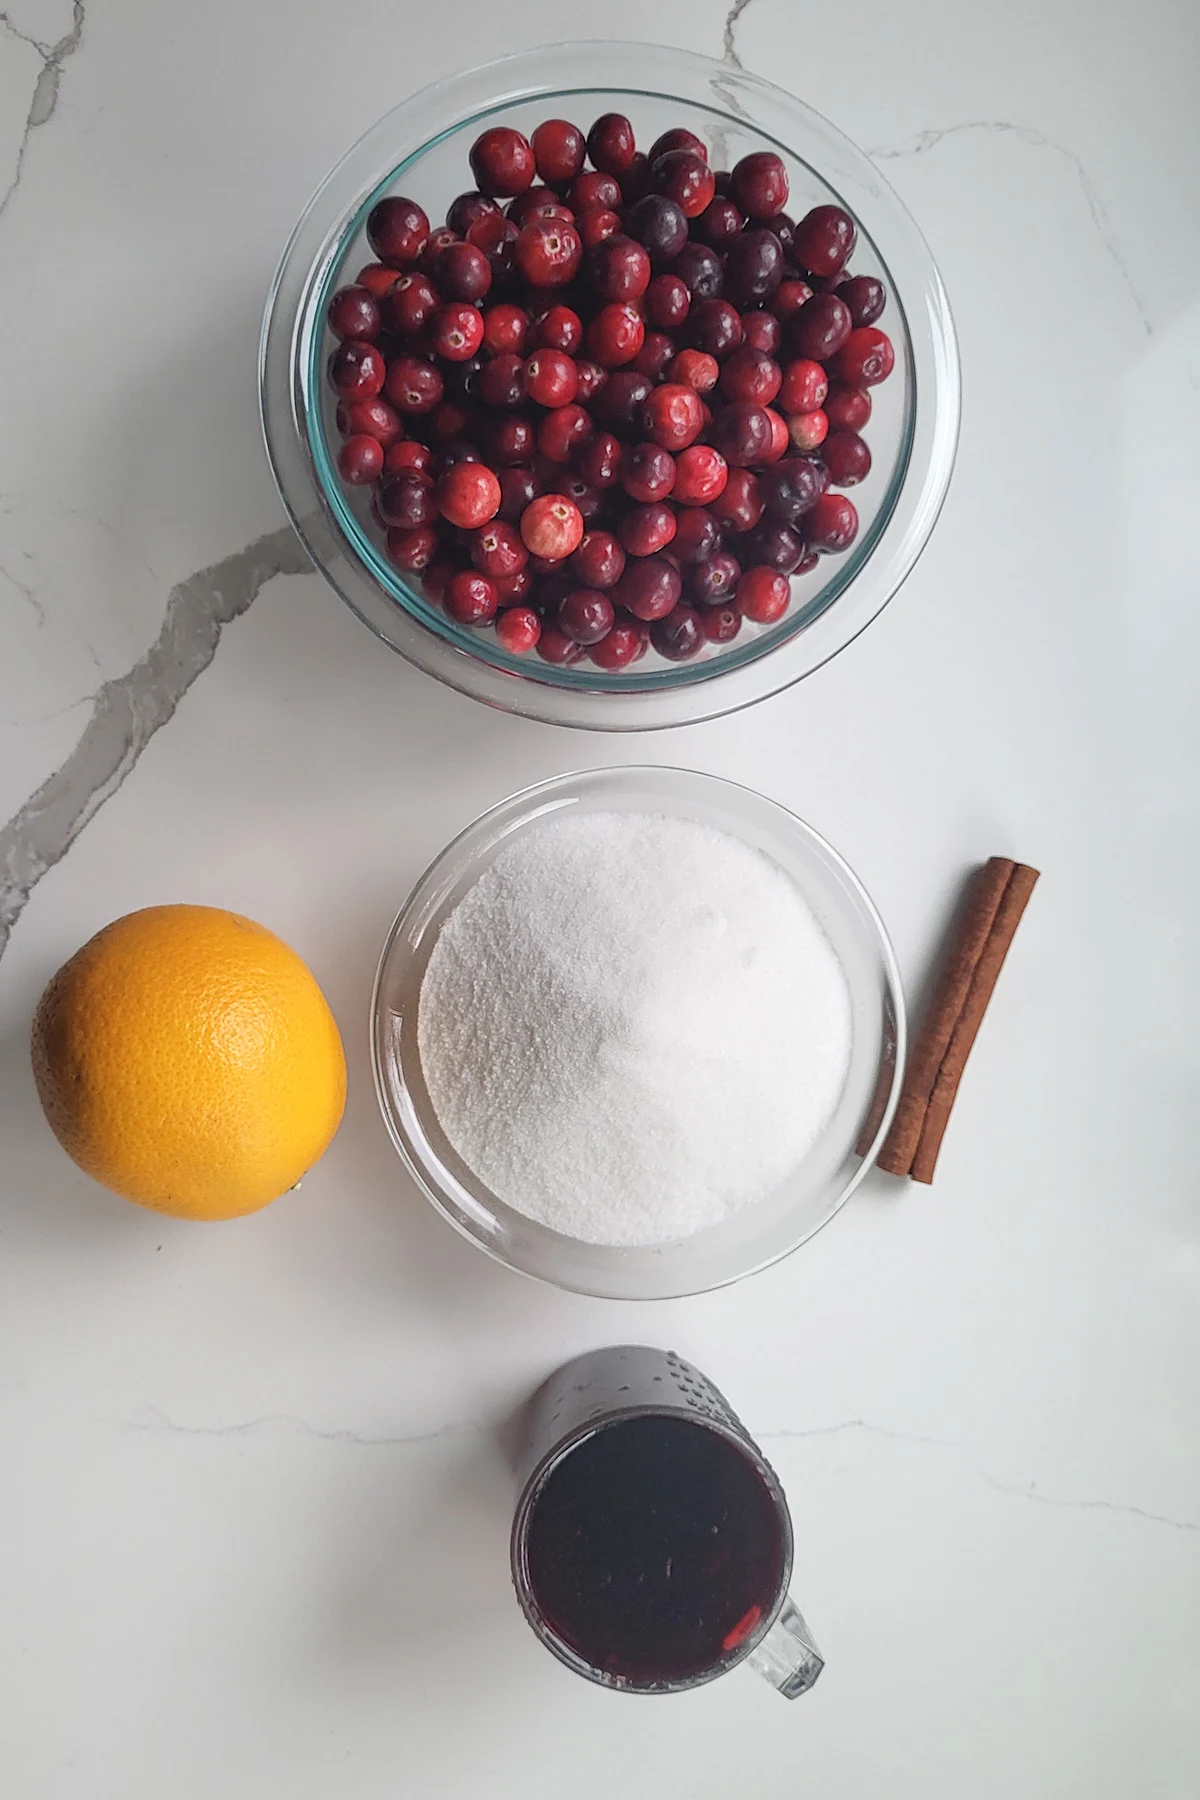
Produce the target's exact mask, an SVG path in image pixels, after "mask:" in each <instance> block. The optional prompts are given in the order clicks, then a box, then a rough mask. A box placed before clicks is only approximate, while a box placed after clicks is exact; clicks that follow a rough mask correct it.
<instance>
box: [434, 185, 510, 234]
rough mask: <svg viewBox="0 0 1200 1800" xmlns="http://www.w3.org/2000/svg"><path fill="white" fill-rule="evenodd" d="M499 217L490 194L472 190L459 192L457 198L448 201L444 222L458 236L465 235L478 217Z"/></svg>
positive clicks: (496, 206) (498, 209) (497, 208)
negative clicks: (467, 192)
mask: <svg viewBox="0 0 1200 1800" xmlns="http://www.w3.org/2000/svg"><path fill="white" fill-rule="evenodd" d="M499 217H500V208H499V206H498V205H497V203H496V202H495V201H494V200H493V199H492V198H491V196H490V195H489V194H481V193H479V192H478V191H475V190H473V191H472V192H471V193H469V194H459V195H458V197H457V199H455V200H452V201H451V202H450V210H449V212H448V213H447V214H446V224H447V225H448V226H449V227H450V230H451V231H456V232H457V233H458V235H459V236H460V237H466V235H467V233H468V231H470V229H471V227H472V225H475V224H477V223H478V221H479V220H480V219H487V218H492V219H498V218H499Z"/></svg>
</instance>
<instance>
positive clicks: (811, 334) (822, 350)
mask: <svg viewBox="0 0 1200 1800" xmlns="http://www.w3.org/2000/svg"><path fill="white" fill-rule="evenodd" d="M850 332H851V325H850V308H849V307H848V306H847V305H846V302H845V301H844V300H839V299H838V297H837V295H836V294H814V295H813V297H812V299H811V300H810V301H808V303H807V305H805V306H803V307H801V309H800V311H799V312H798V313H796V314H795V315H794V316H793V318H792V321H791V324H790V325H789V327H788V345H789V348H790V349H791V350H792V351H793V353H794V354H795V355H796V356H805V357H811V358H812V359H813V361H814V362H819V363H828V362H829V360H830V358H831V357H833V356H835V355H836V354H837V352H838V351H839V350H840V349H841V348H842V345H843V344H844V343H845V342H846V340H847V338H848V337H849V336H850Z"/></svg>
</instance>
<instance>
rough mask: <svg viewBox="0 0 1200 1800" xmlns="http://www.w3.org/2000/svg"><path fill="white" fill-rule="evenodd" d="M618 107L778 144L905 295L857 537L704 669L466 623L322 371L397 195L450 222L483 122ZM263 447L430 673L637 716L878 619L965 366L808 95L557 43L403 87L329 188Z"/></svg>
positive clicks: (895, 233) (303, 266) (916, 531)
mask: <svg viewBox="0 0 1200 1800" xmlns="http://www.w3.org/2000/svg"><path fill="white" fill-rule="evenodd" d="M606 111H620V112H623V113H625V114H627V115H628V116H629V117H630V118H631V119H632V121H633V123H634V125H635V127H636V129H637V135H638V140H639V142H642V143H650V142H651V141H652V140H653V139H654V138H655V137H656V136H657V135H658V134H659V133H660V132H662V131H663V130H665V129H666V128H668V127H669V126H673V125H684V126H688V127H690V128H691V129H692V130H694V131H696V132H697V133H698V135H699V136H701V137H702V138H703V139H704V140H705V141H706V142H707V143H708V145H709V146H710V149H711V152H712V155H713V159H714V161H716V162H717V163H718V164H719V165H720V166H724V167H729V166H731V165H732V163H733V162H735V161H736V160H737V159H738V158H739V157H741V156H744V155H745V154H747V153H748V152H749V151H751V150H755V149H763V148H766V147H770V148H773V149H775V150H777V151H778V152H779V154H780V155H781V156H782V157H783V158H784V161H785V162H786V164H787V167H788V173H789V178H790V182H791V199H790V201H789V212H790V213H791V214H792V215H793V216H795V217H799V216H801V215H802V214H803V213H804V212H806V211H807V210H808V208H809V207H810V206H813V205H817V204H821V203H831V202H836V203H837V204H838V205H840V206H843V207H844V208H845V209H846V210H847V211H849V212H850V213H852V214H853V216H854V217H855V219H856V220H857V222H858V230H859V239H858V248H857V250H856V252H855V255H854V258H853V267H854V269H855V271H856V272H862V273H868V274H877V275H879V276H880V277H881V278H882V279H883V281H884V283H885V284H886V287H887V290H888V303H887V311H886V312H885V314H884V318H883V324H884V326H885V327H886V329H887V330H888V333H889V335H890V336H891V338H892V340H893V343H894V345H895V349H896V368H895V370H894V372H893V374H892V376H891V378H890V379H889V380H888V381H886V382H885V383H883V384H882V385H881V386H880V387H877V388H875V389H874V390H873V399H874V411H873V413H872V418H871V421H870V424H869V426H868V428H867V436H868V440H869V442H870V445H871V450H872V455H873V459H874V466H873V468H872V471H871V474H870V475H869V476H868V478H867V480H866V481H864V482H863V483H861V484H860V485H859V486H857V487H856V488H855V489H854V503H855V505H856V506H857V508H858V511H859V516H860V529H859V535H858V538H857V540H856V542H855V543H854V545H853V546H852V548H851V550H850V551H849V552H848V553H847V554H846V555H843V556H839V557H822V558H820V560H819V562H818V566H817V568H816V569H815V570H814V571H813V572H812V573H811V574H810V575H807V576H804V577H800V578H794V579H793V600H792V605H791V607H790V609H789V611H788V613H787V614H786V615H785V617H784V618H783V619H782V620H780V621H779V622H778V623H777V624H775V625H772V626H763V627H755V626H749V625H748V626H746V627H744V628H743V630H742V632H741V633H740V634H739V636H738V638H737V639H735V640H734V642H733V643H732V644H729V645H727V646H724V647H721V646H717V645H712V646H709V647H708V648H707V650H706V651H705V652H702V654H701V655H700V656H699V657H698V658H696V659H695V660H693V661H691V662H688V663H671V662H667V661H664V660H663V659H662V658H660V657H658V656H657V654H655V653H653V652H651V654H650V655H649V656H648V657H647V658H646V659H645V660H644V661H643V662H641V663H639V664H637V665H635V666H633V667H631V668H630V669H628V670H625V671H621V672H620V673H618V674H606V673H605V672H603V671H602V670H600V669H598V668H596V667H595V666H594V665H593V664H591V663H590V662H588V661H586V660H585V661H584V662H583V663H581V664H576V665H574V666H573V667H570V668H560V667H554V666H551V665H550V664H548V663H544V662H542V661H541V660H540V658H538V657H537V656H536V654H534V655H530V656H514V655H510V654H509V653H507V652H506V651H505V650H503V649H502V648H501V646H500V644H499V642H498V641H497V639H496V638H495V635H494V633H492V632H491V631H482V632H480V631H472V630H470V629H468V628H465V627H463V626H459V625H457V624H455V622H454V621H453V620H452V619H450V618H448V617H447V616H446V615H445V614H444V613H443V612H442V611H441V610H440V608H438V607H437V606H435V605H433V604H431V603H430V602H428V601H427V600H426V599H425V598H424V596H423V594H422V592H421V589H420V587H419V585H418V584H417V583H416V581H415V580H413V579H411V578H410V579H406V578H405V577H404V576H402V575H401V574H400V573H399V572H398V571H397V570H396V569H394V568H393V567H392V566H391V565H390V564H389V562H388V561H387V559H386V557H385V555H384V554H383V550H382V547H381V545H380V544H379V543H378V542H377V541H376V538H377V535H378V534H377V531H376V529H375V528H374V527H373V526H372V525H371V523H370V518H369V511H368V507H369V498H368V496H367V493H366V492H365V491H364V490H363V489H361V488H359V489H353V490H352V489H347V488H344V487H343V486H342V484H341V483H340V481H339V479H338V476H337V472H336V469H335V466H334V461H333V456H334V454H335V453H336V452H335V446H336V443H337V435H336V431H335V429H334V425H333V415H334V412H335V411H336V404H335V396H334V395H333V394H332V393H331V392H330V391H329V389H328V384H327V383H326V381H325V379H324V366H325V361H326V358H327V355H328V352H329V349H330V347H331V344H332V339H331V338H330V337H329V334H328V330H327V326H326V321H325V309H326V305H327V303H328V300H329V297H330V295H331V294H332V293H333V291H334V290H335V288H337V287H338V286H339V285H341V283H342V282H343V281H344V280H346V279H353V276H354V275H355V274H356V272H357V270H358V269H359V268H360V267H361V266H362V264H363V263H365V262H368V261H370V260H372V255H373V253H372V252H371V250H370V249H369V247H368V245H367V242H366V236H365V221H366V217H367V214H368V213H369V212H370V210H371V208H372V206H374V204H375V203H376V201H377V200H379V199H380V198H381V197H382V196H383V195H385V194H387V193H388V192H392V191H396V192H403V193H407V194H409V195H410V196H411V197H412V198H413V199H415V200H417V201H419V202H420V204H421V205H422V206H423V207H424V208H425V210H426V211H427V212H428V213H429V215H430V218H431V219H432V220H433V221H434V223H435V224H436V223H437V222H438V221H439V220H441V219H443V218H444V217H445V214H446V209H447V207H448V206H449V203H450V201H451V200H452V199H453V197H454V196H455V194H457V193H459V192H460V191H461V190H463V189H464V188H466V187H469V186H470V185H471V177H470V172H469V167H468V162H467V152H468V149H469V148H470V145H471V143H472V142H473V140H474V139H475V137H476V136H477V135H478V134H479V132H480V130H481V129H483V128H485V127H486V126H487V125H493V124H496V123H501V122H502V123H504V124H508V125H512V126H515V127H517V128H518V129H521V130H523V131H525V132H526V133H528V132H530V131H531V130H532V129H533V127H534V126H535V125H536V124H537V123H538V122H539V120H541V119H543V118H546V117H547V116H551V115H559V116H568V117H569V116H575V117H577V118H578V120H579V122H580V123H581V124H582V125H583V126H584V127H585V128H586V126H587V125H588V124H589V123H590V121H591V119H592V118H593V117H595V116H596V115H598V114H600V113H603V112H606ZM260 394H261V406H262V417H263V428H264V433H265V436H266V442H267V451H268V455H269V457H270V460H271V465H272V468H273V470H274V473H275V479H276V482H277V484H278V487H279V492H280V495H281V496H282V499H283V502H284V505H285V506H286V508H287V510H288V512H289V514H290V515H291V518H292V520H293V523H294V524H295V527H296V529H297V531H298V532H299V534H300V536H301V538H302V539H303V541H304V543H305V546H306V547H307V549H308V552H309V554H310V555H311V557H312V559H313V561H314V563H315V564H316V565H317V567H318V568H319V569H320V570H321V571H322V573H323V574H324V575H325V577H326V579H327V580H328V581H329V583H330V584H331V586H332V587H333V588H334V589H335V590H336V591H337V593H339V594H340V595H341V597H342V599H343V600H345V601H346V603H347V604H348V605H349V606H350V607H351V608H352V609H353V610H354V612H356V613H357V614H358V616H359V617H360V618H361V619H362V620H363V621H364V623H365V624H367V625H368V626H370V628H371V630H372V631H374V632H375V634H376V635H377V636H378V637H380V638H382V639H383V641H384V642H385V643H387V644H390V645H391V646H392V647H393V649H396V650H399V651H400V653H401V654H402V655H403V656H405V657H407V658H408V660H409V661H410V662H412V663H415V664H416V665H417V666H418V667H419V668H421V669H423V670H425V672H426V673H427V674H430V675H434V676H436V677H437V678H438V679H439V680H441V681H445V682H447V683H449V685H450V686H451V687H454V688H457V689H459V690H460V691H461V692H463V693H467V694H471V695H473V696H474V697H475V698H477V699H480V700H483V701H485V702H487V703H488V704H490V705H492V706H496V707H499V708H501V709H503V710H505V711H509V712H515V713H521V714H524V715H526V716H528V717H531V718H536V719H543V720H547V721H550V722H552V723H555V724H561V725H574V726H584V727H588V728H591V729H600V730H640V729H646V728H651V727H660V726H670V725H681V724H687V723H689V722H691V721H694V720H697V719H705V718H711V717H713V716H715V715H717V714H720V713H725V712H731V711H733V710H735V709H737V708H739V707H742V706H748V705H750V704H751V703H752V702H754V701H756V700H760V699H762V698H763V697H764V696H765V695H767V694H771V693H775V692H777V691H778V690H779V689H781V688H784V687H787V686H789V685H790V684H791V683H792V682H794V681H798V680H800V679H801V678H802V677H803V676H805V675H808V674H811V672H812V671H813V670H814V669H816V668H819V667H820V666H821V664H822V663H824V662H826V661H828V659H829V658H830V657H831V656H834V655H835V654H836V653H837V652H838V651H839V650H841V649H842V648H843V646H844V645H846V644H848V643H849V642H850V641H851V640H852V639H853V638H855V637H856V636H857V635H858V633H859V632H860V631H862V630H863V629H864V628H865V627H866V626H867V625H868V624H869V623H870V621H871V620H872V619H873V618H874V617H875V616H876V614H877V613H878V612H880V611H881V609H882V608H883V607H884V606H885V605H886V604H887V602H888V600H889V599H890V598H891V596H892V595H893V594H894V593H895V592H896V590H897V588H898V587H899V586H900V584H901V582H902V581H903V580H904V578H905V576H906V575H907V574H908V572H909V570H910V569H911V568H912V566H913V564H914V563H915V562H916V559H917V557H918V556H919V554H920V552H921V550H922V549H923V548H924V545H925V543H926V540H927V539H928V537H929V534H930V532H931V531H932V529H933V526H934V523H935V521H936V519H937V515H938V512H939V510H940V508H941V504H942V501H943V499H944V498H945V494H946V489H947V486H948V484H949V480H950V472H951V468H952V465H953V461H954V452H955V446H956V443H957V438H958V414H959V374H958V353H957V348H956V344H955V338H954V329H953V325H952V323H951V319H950V311H949V307H948V305H947V301H946V295H945V291H944V289H943V287H942V283H941V279H940V277H939V275H938V272H937V269H936V267H935V266H934V263H933V259H932V257H931V256H930V253H929V250H928V248H927V247H926V245H925V242H924V240H923V238H922V237H921V235H920V232H919V231H918V230H917V227H916V226H915V225H914V223H913V221H912V219H911V218H910V217H909V215H908V213H907V212H906V211H905V209H904V207H903V206H902V205H901V203H900V201H899V200H898V199H897V197H896V195H895V194H894V193H893V192H892V190H891V188H890V187H889V186H888V185H887V183H886V182H885V181H884V179H883V177H882V176H881V175H880V174H879V173H878V171H877V170H876V169H875V167H874V166H873V164H872V163H871V162H870V161H869V160H868V158H867V157H866V156H865V155H864V154H863V153H862V151H860V150H858V149H856V148H855V146H854V145H853V144H851V143H850V141H849V140H848V139H847V138H845V137H843V136H842V134H841V133H840V132H839V131H837V130H835V129H834V127H833V126H832V125H830V124H828V123H827V121H826V120H824V119H822V118H821V117H820V116H819V115H818V114H817V113H815V112H813V111H812V110H811V108H809V107H807V106H805V105H804V104H803V103H802V102H801V101H799V100H796V99H794V98H793V97H792V96H791V95H790V94H786V93H784V92H783V91H782V90H781V89H780V88H777V87H774V86H772V85H771V83H769V82H766V81H762V80H760V79H759V78H758V77H757V76H754V75H750V74H747V73H746V72H745V71H743V70H741V69H734V68H731V67H730V66H729V65H728V64H726V63H716V62H711V61H709V60H708V59H707V58H705V57H700V56H693V55H689V54H687V53H685V52H683V51H679V50H671V49H667V48H664V47H661V46H654V45H647V44H619V43H616V44H604V43H589V44H559V45H552V46H549V47H547V48H544V49H540V50H534V51H531V52H528V53H526V54H523V55H519V56H513V57H508V58H505V59H503V60H502V61H500V62H495V63H490V64H487V65H486V66H484V67H482V68H478V69H473V70H471V71H470V72H469V73H466V74H461V75H455V76H453V77H451V78H450V79H449V80H446V81H441V82H438V83H436V84H435V85H434V86H432V87H428V88H425V89H423V90H422V91H421V92H420V93H418V94H415V95H413V96H412V97H411V98H410V99H408V100H405V101H404V102H403V103H402V104H401V105H400V106H398V107H396V108H395V109H394V110H393V111H392V112H390V113H388V114H387V115H386V117H384V118H383V119H381V120H380V121H379V123H378V124H377V125H374V126H372V128H371V130H370V131H368V132H367V134H366V136H365V137H363V138H361V139H360V140H359V142H358V143H357V144H356V145H355V146H354V148H353V149H352V150H351V151H350V152H349V153H348V154H347V155H346V156H345V157H344V158H343V159H342V161H341V162H340V163H339V164H338V165H337V167H336V168H335V169H334V170H333V172H332V173H331V174H330V175H329V176H327V178H326V179H325V181H324V182H323V183H322V185H321V187H320V188H319V189H318V190H317V192H316V194H315V195H314V196H313V198H312V200H311V201H310V202H309V204H308V207H307V208H306V209H305V211H304V213H303V215H302V217H301V219H300V222H299V224H298V225H297V227H296V229H295V231H294V233H293V234H292V238H291V241H290V243H289V244H288V246H287V249H286V250H285V251H284V255H283V260H282V262H281V263H280V265H279V269H278V271H277V273H276V276H275V280H274V283H273V284H272V287H271V292H270V295H269V298H268V302H267V311H266V316H265V319H264V324H263V334H262V344H261V353H260Z"/></svg>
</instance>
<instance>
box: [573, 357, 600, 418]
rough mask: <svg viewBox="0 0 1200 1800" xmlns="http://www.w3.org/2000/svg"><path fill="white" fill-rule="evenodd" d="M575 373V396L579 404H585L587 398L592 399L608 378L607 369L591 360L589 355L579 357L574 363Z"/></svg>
mask: <svg viewBox="0 0 1200 1800" xmlns="http://www.w3.org/2000/svg"><path fill="white" fill-rule="evenodd" d="M575 375H576V379H577V380H578V382H579V387H578V391H577V394H576V398H577V399H578V401H579V403H580V405H581V406H586V405H587V403H588V401H589V400H594V399H595V397H596V395H597V394H598V393H599V392H600V389H601V388H602V387H603V386H604V384H605V382H606V381H607V380H608V370H607V369H602V368H601V367H600V364H599V363H596V362H593V361H592V359H591V357H590V356H583V357H580V359H579V361H578V362H577V363H576V364H575Z"/></svg>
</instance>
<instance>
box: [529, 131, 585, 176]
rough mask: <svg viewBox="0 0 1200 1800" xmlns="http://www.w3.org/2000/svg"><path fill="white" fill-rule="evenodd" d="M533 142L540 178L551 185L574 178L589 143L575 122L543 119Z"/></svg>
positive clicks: (580, 166) (534, 157)
mask: <svg viewBox="0 0 1200 1800" xmlns="http://www.w3.org/2000/svg"><path fill="white" fill-rule="evenodd" d="M530 142H531V143H532V145H533V159H534V162H535V164H536V165H537V172H538V179H539V180H541V181H548V182H550V183H552V184H565V183H566V182H568V181H574V179H575V177H576V176H577V175H578V173H579V171H580V169H582V167H583V159H584V156H585V154H586V152H587V143H586V141H585V139H584V135H583V133H582V131H580V129H579V127H578V125H572V124H571V123H570V122H569V121H568V120H567V119H543V120H542V123H541V124H540V125H539V126H538V128H537V130H536V131H535V132H534V134H533V137H532V138H531V139H530Z"/></svg>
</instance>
